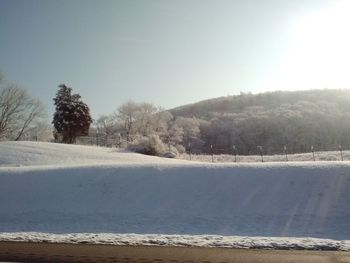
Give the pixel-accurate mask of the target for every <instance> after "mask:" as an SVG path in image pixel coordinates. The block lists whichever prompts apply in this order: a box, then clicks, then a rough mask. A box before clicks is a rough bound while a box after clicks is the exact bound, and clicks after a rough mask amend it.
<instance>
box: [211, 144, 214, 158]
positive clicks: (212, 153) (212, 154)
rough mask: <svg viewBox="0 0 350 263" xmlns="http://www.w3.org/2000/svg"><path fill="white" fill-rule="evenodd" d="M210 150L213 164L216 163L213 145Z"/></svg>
mask: <svg viewBox="0 0 350 263" xmlns="http://www.w3.org/2000/svg"><path fill="white" fill-rule="evenodd" d="M210 149H211V162H212V163H213V162H214V150H213V145H212V144H210Z"/></svg>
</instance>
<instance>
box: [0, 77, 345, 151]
mask: <svg viewBox="0 0 350 263" xmlns="http://www.w3.org/2000/svg"><path fill="white" fill-rule="evenodd" d="M53 100H54V106H55V113H54V116H53V121H52V124H53V127H52V126H50V125H49V124H48V123H47V116H46V113H45V107H44V106H43V103H42V102H40V100H38V99H34V98H32V97H31V96H30V95H29V94H28V92H26V91H25V90H24V89H21V88H18V87H17V86H15V85H13V84H9V83H7V82H5V81H4V79H3V78H0V140H22V139H35V138H36V139H39V140H48V139H49V138H53V139H54V140H55V141H56V142H63V143H74V142H75V141H76V139H77V138H79V137H82V136H86V135H88V134H90V135H91V134H98V136H99V138H103V139H105V140H104V141H106V142H107V141H112V142H115V143H114V144H115V145H118V146H120V147H126V148H129V149H131V150H133V151H137V152H142V153H146V154H153V155H163V154H165V153H169V152H171V153H174V154H177V153H183V152H186V151H187V152H189V151H191V152H192V153H208V154H211V153H213V151H214V152H215V153H216V154H220V153H222V154H240V155H249V154H260V152H259V149H263V151H264V152H263V154H277V153H283V152H284V151H285V149H288V152H289V153H302V152H309V151H310V147H311V146H313V147H314V149H315V150H316V151H318V150H324V151H326V150H337V149H338V147H339V145H342V147H343V149H349V148H350V91H349V90H327V89H326V90H309V91H295V92H282V91H277V92H267V93H261V94H256V95H254V94H251V93H241V94H240V95H236V96H227V97H221V98H216V99H211V100H206V101H201V102H199V103H195V104H191V105H185V106H182V107H178V108H175V109H171V110H165V109H163V108H161V107H158V106H155V105H154V104H152V103H147V102H140V103H137V102H133V101H128V102H125V103H123V104H122V105H121V106H119V107H118V108H117V109H116V111H115V112H113V113H110V114H108V115H103V116H100V117H98V118H97V119H96V120H92V118H91V115H90V109H89V107H88V105H87V104H86V103H84V102H83V100H82V98H81V96H80V95H79V94H75V93H73V90H72V88H71V87H68V86H66V85H65V84H62V85H59V86H58V90H57V93H56V96H55V97H54V98H53ZM52 135H53V136H52ZM257 146H261V147H260V148H258V147H257Z"/></svg>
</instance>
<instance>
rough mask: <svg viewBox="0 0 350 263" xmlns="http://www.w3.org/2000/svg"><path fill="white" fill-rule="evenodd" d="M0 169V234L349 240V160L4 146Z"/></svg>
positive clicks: (95, 148) (55, 146)
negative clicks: (196, 157)
mask: <svg viewBox="0 0 350 263" xmlns="http://www.w3.org/2000/svg"><path fill="white" fill-rule="evenodd" d="M9 149H10V150H9ZM30 152H33V154H30ZM62 152H63V153H62ZM61 153H62V154H61ZM70 158H71V159H72V160H73V161H70ZM65 162H66V163H67V164H69V165H67V164H65ZM55 164H56V165H55ZM22 165H24V166H22ZM0 166H1V167H0V232H18V231H21V232H25V231H35V232H49V233H57V234H60V233H61V234H67V233H138V234H186V235H208V234H209V235H225V236H233V235H234V236H267V237H281V236H283V237H315V238H332V239H337V240H347V239H350V163H348V162H322V163H321V162H312V163H311V162H303V163H301V162H300V163H291V162H290V163H259V164H252V163H251V164H210V163H195V162H194V163H191V162H186V161H182V160H181V161H180V160H166V159H161V158H157V157H149V156H141V155H138V154H133V153H122V152H118V151H115V150H111V149H106V148H98V147H86V146H85V147H84V146H68V145H58V144H49V143H28V142H27V143H23V142H22V143H4V142H1V143H0ZM18 166H21V167H18Z"/></svg>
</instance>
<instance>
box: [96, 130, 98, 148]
mask: <svg viewBox="0 0 350 263" xmlns="http://www.w3.org/2000/svg"><path fill="white" fill-rule="evenodd" d="M96 145H97V146H98V130H96Z"/></svg>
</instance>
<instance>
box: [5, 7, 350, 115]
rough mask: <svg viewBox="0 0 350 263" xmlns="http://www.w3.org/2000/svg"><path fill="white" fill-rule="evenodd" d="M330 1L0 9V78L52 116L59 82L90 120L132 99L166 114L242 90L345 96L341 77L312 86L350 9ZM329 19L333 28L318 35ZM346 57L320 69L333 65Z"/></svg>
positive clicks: (328, 59)
mask: <svg viewBox="0 0 350 263" xmlns="http://www.w3.org/2000/svg"><path fill="white" fill-rule="evenodd" d="M335 2H337V3H338V2H342V1H336V0H265V1H264V0H255V1H254V0H236V1H235V0H227V1H225V0H217V1H216V0H212V1H207V0H202V1H191V0H174V1H167V0H159V1H151V0H150V1H147V0H142V1H127V0H125V1H107V0H104V1H103V0H102V1H97V0H96V1H88V0H81V1H80V0H67V1H66V0H57V1H50V0H42V1H37V0H36V1H35V0H21V1H18V0H0V71H1V72H2V73H3V74H4V75H5V76H6V78H7V80H8V81H11V82H13V83H16V84H18V85H19V86H21V87H23V88H26V89H28V90H29V91H30V92H31V93H32V94H33V95H34V96H36V97H40V98H41V99H42V100H43V101H44V102H46V103H47V106H48V112H49V113H50V114H51V113H52V111H53V105H52V98H53V96H54V95H55V92H56V89H57V86H58V85H59V84H61V83H65V84H67V85H69V86H71V87H73V90H74V91H75V92H77V93H80V94H81V96H82V97H83V99H84V101H85V102H86V103H87V104H88V105H89V106H90V108H91V112H92V115H93V117H95V118H96V117H98V116H99V115H100V114H109V113H111V112H112V111H113V110H115V109H116V108H117V107H118V106H119V105H120V104H121V103H123V102H125V101H127V100H129V99H132V100H135V101H148V102H153V103H155V104H157V105H161V106H163V107H165V108H172V107H175V106H180V105H183V104H187V103H191V102H196V101H199V100H202V99H207V98H213V97H219V96H226V95H233V94H237V93H239V92H240V91H244V92H248V91H252V92H261V91H265V90H274V89H303V88H324V87H329V88H339V87H343V86H344V87H345V86H346V85H348V84H350V81H348V79H347V78H348V77H347V76H348V75H349V74H348V72H345V71H344V70H343V71H342V72H341V73H342V74H343V75H344V76H343V75H341V76H339V74H341V73H339V71H336V72H335V71H334V72H333V75H329V76H327V77H325V78H321V79H320V78H319V77H316V76H320V75H321V76H323V74H322V73H324V72H326V71H327V70H328V69H329V68H324V67H321V66H320V65H321V64H322V63H321V62H322V61H324V59H323V57H322V59H321V60H320V59H319V56H318V55H319V54H320V53H326V54H329V53H331V51H332V50H334V49H332V48H333V46H332V45H334V46H336V45H337V43H338V41H340V40H343V42H345V44H348V42H346V41H348V40H349V39H348V38H347V36H345V37H344V35H345V34H348V33H347V32H343V31H342V30H343V29H344V30H347V31H349V30H348V28H349V26H350V25H349V21H350V20H349V19H347V18H346V17H347V16H348V13H349V11H350V9H347V8H348V7H350V5H347V4H346V5H343V6H336V5H335ZM343 11H344V14H343V15H342V12H343ZM345 11H346V12H345ZM337 19H338V20H339V19H340V21H338V20H337ZM326 20H331V21H335V22H334V23H333V24H331V25H330V28H328V29H327V30H328V31H327V30H326V31H325V32H324V31H323V28H324V27H328V25H329V24H327V25H326V24H324V22H322V21H326ZM322 23H323V24H322ZM339 25H343V26H344V28H343V29H342V28H340V29H339V30H340V32H338V33H337V34H336V33H334V34H335V35H333V36H332V39H333V40H334V41H333V42H332V43H328V42H327V43H326V44H327V47H326V46H322V45H321V47H320V46H319V45H318V44H317V43H320V42H321V43H324V39H325V36H324V34H326V35H327V34H328V33H330V32H334V27H337V28H339ZM314 32H316V33H317V34H316V35H314ZM326 38H327V39H328V38H329V37H328V36H326ZM324 45H325V44H324ZM330 45H331V47H332V48H331V49H329V46H330ZM316 46H317V47H316ZM338 46H339V45H338ZM324 48H328V49H327V50H324ZM347 49H349V46H347V48H346V46H345V45H344V50H342V49H341V50H339V47H338V53H336V56H338V57H339V59H334V56H333V55H328V57H326V58H325V59H326V62H327V63H328V62H329V64H331V63H336V64H337V65H340V64H341V63H343V59H344V57H345V58H348V57H347V56H349V53H346V54H344V52H348V51H346V50H347ZM305 56H307V58H306V61H304V59H305ZM340 57H341V59H340ZM320 61H321V62H320ZM349 61H350V60H349ZM315 65H318V67H317V68H316V69H315V70H314V71H313V72H308V73H307V74H306V73H305V71H307V70H308V69H309V68H315V67H314V66H315ZM341 65H342V66H343V67H344V66H348V65H345V64H341ZM332 66H334V65H332ZM348 68H349V67H347V69H348ZM298 74H299V75H298ZM337 74H338V75H337ZM345 75H346V77H345ZM310 76H311V77H310ZM341 77H343V78H341ZM315 78H316V80H315ZM339 79H340V80H341V82H340V80H339ZM296 80H299V82H298V81H296ZM334 80H338V82H337V81H334ZM347 81H348V82H347ZM306 84H307V85H306ZM346 87H347V86H346Z"/></svg>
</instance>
